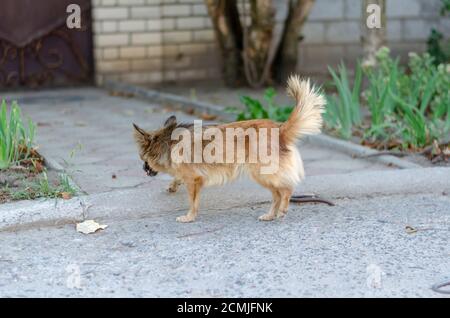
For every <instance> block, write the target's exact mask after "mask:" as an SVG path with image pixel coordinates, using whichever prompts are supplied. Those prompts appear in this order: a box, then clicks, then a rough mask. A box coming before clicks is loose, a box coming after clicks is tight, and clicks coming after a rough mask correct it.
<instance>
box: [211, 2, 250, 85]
mask: <svg viewBox="0 0 450 318" xmlns="http://www.w3.org/2000/svg"><path fill="white" fill-rule="evenodd" d="M205 2H206V6H207V8H208V13H209V16H210V17H211V20H212V24H213V27H214V32H215V34H216V39H217V41H218V45H219V48H220V51H221V54H222V59H223V60H222V74H223V79H224V81H225V84H226V85H227V86H231V87H234V86H239V85H242V84H244V83H243V80H244V73H243V62H242V57H241V51H242V47H243V45H242V28H241V24H240V19H239V12H238V9H237V5H236V0H206V1H205Z"/></svg>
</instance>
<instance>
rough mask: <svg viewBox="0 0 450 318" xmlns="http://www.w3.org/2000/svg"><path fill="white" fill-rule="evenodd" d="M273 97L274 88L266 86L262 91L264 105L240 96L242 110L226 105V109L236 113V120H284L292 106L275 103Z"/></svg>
mask: <svg viewBox="0 0 450 318" xmlns="http://www.w3.org/2000/svg"><path fill="white" fill-rule="evenodd" d="M275 97H276V92H275V90H274V89H273V88H268V89H266V90H265V91H264V95H263V99H264V100H265V101H266V105H264V104H263V103H262V102H261V101H259V100H258V99H255V98H252V97H250V96H241V97H240V102H241V103H242V104H243V105H244V110H239V109H238V108H237V107H228V108H227V109H226V111H227V112H231V113H234V114H237V118H236V120H238V121H241V120H250V119H264V118H269V119H272V120H275V121H279V122H283V121H286V120H287V119H288V118H289V115H290V114H291V112H292V108H293V107H291V106H280V105H277V104H276V103H275Z"/></svg>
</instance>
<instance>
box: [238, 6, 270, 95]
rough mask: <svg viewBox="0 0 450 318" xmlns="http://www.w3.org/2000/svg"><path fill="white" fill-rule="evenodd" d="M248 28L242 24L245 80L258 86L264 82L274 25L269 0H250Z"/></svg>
mask: <svg viewBox="0 0 450 318" xmlns="http://www.w3.org/2000/svg"><path fill="white" fill-rule="evenodd" d="M250 19H251V25H250V27H249V28H247V26H244V52H243V59H244V67H245V72H246V73H245V74H246V77H247V81H248V82H249V84H250V85H251V86H255V87H259V86H261V84H262V83H264V82H266V78H264V77H265V76H266V74H265V70H266V64H267V63H268V55H269V51H270V46H271V43H272V37H273V35H272V31H273V29H274V26H275V21H274V8H273V7H272V1H271V0H250Z"/></svg>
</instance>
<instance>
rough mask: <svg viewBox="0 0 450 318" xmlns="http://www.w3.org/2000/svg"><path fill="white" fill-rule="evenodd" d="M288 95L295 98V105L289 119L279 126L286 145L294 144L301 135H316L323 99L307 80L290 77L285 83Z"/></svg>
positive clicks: (319, 124) (320, 118) (320, 124)
mask: <svg viewBox="0 0 450 318" xmlns="http://www.w3.org/2000/svg"><path fill="white" fill-rule="evenodd" d="M287 93H288V95H290V96H292V97H293V98H295V101H296V105H295V107H294V109H293V110H292V113H291V115H290V117H289V119H288V120H287V121H286V122H285V123H283V124H282V125H281V130H280V133H281V136H283V137H284V140H285V141H286V143H288V144H290V143H294V142H295V141H296V139H298V138H299V137H301V136H303V135H316V134H319V133H320V130H321V128H322V113H323V112H324V111H325V104H326V102H325V98H324V97H323V96H322V95H321V94H319V93H318V92H317V90H316V88H315V87H314V86H312V85H311V84H310V81H309V79H308V80H302V79H300V77H299V76H298V75H291V76H290V77H289V79H288V82H287Z"/></svg>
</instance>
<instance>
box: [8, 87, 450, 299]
mask: <svg viewBox="0 0 450 318" xmlns="http://www.w3.org/2000/svg"><path fill="white" fill-rule="evenodd" d="M6 95H7V96H5V95H3V97H9V98H17V99H18V100H19V103H20V105H21V107H22V108H23V110H24V113H25V114H27V115H29V116H31V118H32V119H33V120H34V121H35V122H36V123H37V124H38V131H37V134H38V135H37V138H38V143H39V144H40V147H41V150H42V151H43V152H44V153H45V154H47V155H50V156H52V157H53V158H54V159H56V160H57V161H59V163H61V164H62V165H64V166H65V167H66V168H68V169H69V170H70V171H72V174H73V176H74V179H75V180H76V182H77V183H78V184H79V185H80V186H81V188H82V189H83V190H84V191H86V192H87V193H88V194H91V196H88V197H80V198H76V199H73V201H68V202H65V203H64V204H65V205H64V204H63V205H60V203H57V208H55V204H56V203H55V202H54V201H44V202H42V201H39V202H37V203H36V205H35V207H36V209H35V210H33V211H31V210H30V209H28V208H26V205H27V204H28V202H21V203H17V205H16V206H23V207H24V208H23V211H22V212H23V213H28V212H30V211H31V212H33V213H34V212H36V213H41V214H42V213H45V212H46V211H48V213H49V218H48V220H51V219H52V218H51V217H52V215H51V213H55V211H58V213H64V212H68V211H75V214H74V215H76V216H77V220H78V219H80V220H81V219H84V218H94V219H95V220H99V221H101V223H102V224H107V225H108V228H107V229H106V230H104V231H101V232H98V233H95V234H92V235H83V234H80V233H77V232H76V231H75V225H74V224H65V225H61V224H59V225H58V224H57V225H56V226H55V224H54V223H52V222H51V221H50V222H49V223H48V224H41V225H42V226H40V227H39V226H34V227H33V228H32V229H27V230H20V231H14V230H9V231H3V232H0V242H2V244H1V247H0V296H3V297H5V296H23V297H31V296H38V297H48V296H69V297H77V296H82V297H99V296H106V297H108V296H110V297H119V296H124V297H143V296H146V297H151V296H153V297H164V296H166V297H185V296H186V297H195V296H197V297H207V296H223V297H240V296H244V297H283V296H285V297H301V296H304V297H318V296H325V297H332V296H336V297H357V296H363V297H386V296H389V297H446V296H445V295H442V294H438V293H435V292H433V291H431V289H430V288H431V286H432V285H433V284H435V283H439V282H441V281H444V280H448V279H450V271H449V269H450V244H449V239H448V238H449V232H450V208H449V207H450V197H449V193H450V178H449V176H450V170H449V169H448V168H438V169H435V168H433V169H429V170H427V169H419V170H415V169H411V170H397V169H393V168H390V167H387V166H384V165H380V164H374V163H370V162H368V161H365V160H361V159H353V158H352V157H351V156H349V155H345V154H341V153H338V152H336V151H333V150H330V149H327V148H323V147H320V146H318V145H314V144H310V143H302V144H300V147H301V152H302V155H303V158H304V160H305V169H306V173H307V175H308V176H309V179H307V180H306V182H305V184H303V185H300V187H299V188H298V189H297V192H311V191H312V192H318V193H319V194H321V195H323V196H326V197H330V198H333V199H334V200H335V203H336V206H335V207H328V206H325V205H314V204H305V205H294V204H292V205H291V208H290V210H289V213H288V216H287V217H286V218H285V219H283V220H277V221H274V222H269V223H264V222H258V221H257V217H258V216H259V215H261V214H263V213H265V212H266V211H267V209H268V208H269V204H268V202H267V200H269V199H270V197H269V196H268V195H267V193H266V192H265V191H264V190H262V189H260V188H257V187H256V186H255V185H254V184H251V183H248V182H245V181H244V182H239V183H237V184H234V185H228V186H227V187H225V188H211V189H208V190H207V191H205V193H204V194H203V200H202V204H201V209H200V216H199V218H198V220H197V222H195V223H192V224H179V223H176V222H175V217H176V216H179V215H181V214H184V213H185V212H186V208H187V200H186V193H185V190H184V189H181V190H180V192H179V193H176V194H167V193H166V192H165V187H166V186H167V184H168V182H169V180H170V178H169V177H167V176H164V175H162V174H159V175H158V176H157V177H155V178H149V177H147V176H145V174H144V173H143V171H142V168H141V166H142V164H141V162H140V160H139V158H138V155H137V151H136V147H135V145H134V142H133V140H132V130H131V123H132V122H137V123H139V124H141V125H143V126H145V127H148V128H155V127H158V126H159V125H160V124H161V123H162V122H163V121H164V119H165V118H167V117H168V116H169V115H170V114H172V111H171V110H169V109H165V108H164V107H160V106H159V105H156V104H155V105H153V104H148V103H146V102H143V101H139V100H137V99H125V98H118V97H112V96H109V95H108V94H107V93H106V92H104V91H102V90H98V89H69V90H55V91H44V92H38V93H14V94H6ZM176 114H177V117H178V118H179V119H180V121H192V120H193V119H194V117H192V116H189V115H186V114H183V113H179V112H177V113H176ZM77 145H81V147H79V149H78V146H77ZM73 149H78V150H76V153H75V155H74V156H73V158H70V153H71V151H72V150H73ZM67 161H68V162H67ZM113 176H115V177H113ZM80 203H83V204H84V206H80ZM38 204H40V205H39V206H38ZM10 207H11V209H12V205H4V206H3V207H1V206H0V213H2V215H1V217H5V215H8V211H5V209H7V210H8V209H10ZM39 209H40V210H39ZM73 220H74V219H68V220H67V221H68V222H73ZM49 224H53V226H51V227H49V226H48V225H49ZM44 225H45V226H44ZM407 226H410V227H411V228H412V229H413V230H416V231H412V232H414V233H411V230H407V228H406V227H407Z"/></svg>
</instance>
